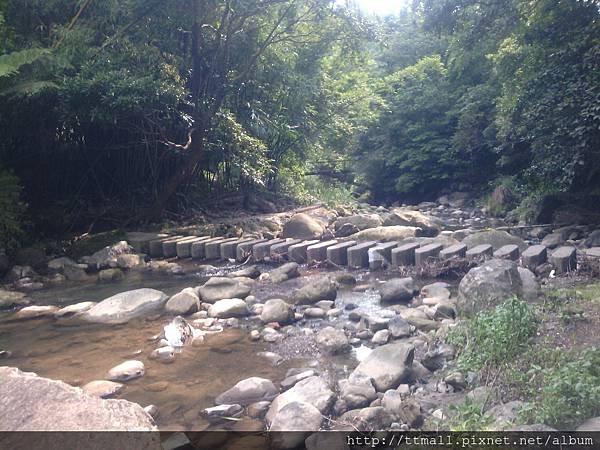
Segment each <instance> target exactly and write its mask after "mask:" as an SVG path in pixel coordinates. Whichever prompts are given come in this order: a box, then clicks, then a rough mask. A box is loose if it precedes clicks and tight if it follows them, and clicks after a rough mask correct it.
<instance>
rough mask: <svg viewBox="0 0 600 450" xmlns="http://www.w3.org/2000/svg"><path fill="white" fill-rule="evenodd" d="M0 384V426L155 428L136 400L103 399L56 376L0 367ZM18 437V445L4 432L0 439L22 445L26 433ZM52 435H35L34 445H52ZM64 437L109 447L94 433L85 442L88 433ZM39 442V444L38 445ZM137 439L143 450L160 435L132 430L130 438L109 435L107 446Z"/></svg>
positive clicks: (129, 444) (79, 444)
mask: <svg viewBox="0 0 600 450" xmlns="http://www.w3.org/2000/svg"><path fill="white" fill-rule="evenodd" d="M0 386H2V395H1V396H0V410H1V411H2V420H1V421H0V431H86V432H89V431H158V429H157V428H156V426H155V424H154V421H153V419H152V417H150V416H149V415H148V414H147V413H146V412H145V411H144V410H143V408H142V407H141V406H140V405H138V404H136V403H132V402H129V401H127V400H103V399H101V398H99V397H96V396H92V395H88V394H86V393H84V391H83V390H81V389H80V388H76V387H73V386H69V385H68V384H66V383H63V382H62V381H57V380H50V379H48V378H42V377H38V376H37V375H36V374H34V373H30V372H21V371H20V370H19V369H17V368H14V367H0ZM155 434H158V433H155ZM79 436H81V437H79ZM18 439H19V442H20V443H19V445H18V446H14V447H13V446H12V445H11V444H10V443H9V441H10V439H9V437H5V438H4V441H3V444H4V445H6V446H7V447H6V448H27V444H26V443H25V442H24V439H26V436H20V437H18ZM40 439H41V440H40ZM44 439H45V440H44ZM53 439H55V437H52V436H51V437H49V438H44V436H39V435H38V436H37V437H36V438H35V443H36V445H35V446H36V447H37V448H56V447H55V445H54V444H53ZM61 442H64V441H61ZM69 442H70V444H71V445H72V446H70V448H86V449H92V450H100V449H103V448H109V446H108V445H109V442H108V440H107V441H104V440H103V438H102V437H100V436H99V437H98V438H97V439H95V440H94V441H93V442H90V438H89V434H88V433H83V434H78V435H72V436H70V438H69ZM40 443H42V444H43V447H38V445H39V444H40ZM54 443H55V442H54ZM31 444H33V442H31ZM140 444H141V445H142V446H143V448H146V449H149V450H150V449H160V448H161V447H160V440H159V439H155V438H153V437H152V436H151V435H148V436H145V435H144V436H139V435H138V436H136V437H135V440H131V439H130V438H128V437H127V436H120V435H117V436H115V435H114V434H113V435H111V436H110V446H111V448H134V447H135V448H140ZM29 448H34V447H33V445H32V446H30V447H29ZM63 448H64V447H63Z"/></svg>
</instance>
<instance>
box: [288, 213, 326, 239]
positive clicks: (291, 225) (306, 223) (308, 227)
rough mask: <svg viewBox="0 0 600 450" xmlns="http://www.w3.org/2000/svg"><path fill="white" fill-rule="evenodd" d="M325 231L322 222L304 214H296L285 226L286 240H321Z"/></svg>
mask: <svg viewBox="0 0 600 450" xmlns="http://www.w3.org/2000/svg"><path fill="white" fill-rule="evenodd" d="M324 231H325V227H324V226H323V224H322V223H321V222H320V221H318V220H317V219H315V218H313V217H311V216H309V215H308V214H303V213H298V214H294V215H293V216H292V217H291V219H290V220H288V221H287V222H286V223H285V224H284V225H283V237H284V238H296V239H315V238H320V237H321V235H322V234H323V232H324Z"/></svg>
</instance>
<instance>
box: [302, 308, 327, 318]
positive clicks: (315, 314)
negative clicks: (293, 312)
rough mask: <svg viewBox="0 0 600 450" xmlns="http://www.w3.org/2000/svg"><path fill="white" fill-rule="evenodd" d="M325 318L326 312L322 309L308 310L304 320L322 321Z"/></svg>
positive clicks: (305, 312) (305, 311)
mask: <svg viewBox="0 0 600 450" xmlns="http://www.w3.org/2000/svg"><path fill="white" fill-rule="evenodd" d="M324 317H325V311H324V310H323V309H321V308H306V309H305V310H304V318H306V319H322V318H324Z"/></svg>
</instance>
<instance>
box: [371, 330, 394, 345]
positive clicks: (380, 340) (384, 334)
mask: <svg viewBox="0 0 600 450" xmlns="http://www.w3.org/2000/svg"><path fill="white" fill-rule="evenodd" d="M389 338H390V332H389V330H379V331H377V332H376V333H375V334H374V335H373V337H372V338H371V343H373V344H375V345H382V344H387V341H388V339H389Z"/></svg>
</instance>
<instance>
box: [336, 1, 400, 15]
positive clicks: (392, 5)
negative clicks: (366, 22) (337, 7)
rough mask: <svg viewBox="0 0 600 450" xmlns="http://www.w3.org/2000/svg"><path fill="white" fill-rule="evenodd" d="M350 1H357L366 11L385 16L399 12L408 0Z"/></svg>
mask: <svg viewBox="0 0 600 450" xmlns="http://www.w3.org/2000/svg"><path fill="white" fill-rule="evenodd" d="M337 1H338V3H339V4H346V0H337ZM350 3H356V5H358V7H359V8H360V9H361V10H362V11H364V12H366V13H370V14H377V15H380V16H385V15H388V14H397V13H398V11H399V10H400V9H401V8H402V7H403V6H405V5H406V0H350Z"/></svg>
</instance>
